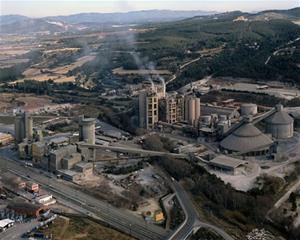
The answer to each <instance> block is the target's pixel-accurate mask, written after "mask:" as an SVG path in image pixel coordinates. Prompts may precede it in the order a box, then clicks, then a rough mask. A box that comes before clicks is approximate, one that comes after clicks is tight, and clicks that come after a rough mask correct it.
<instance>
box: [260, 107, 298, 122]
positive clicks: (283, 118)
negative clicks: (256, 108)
mask: <svg viewBox="0 0 300 240" xmlns="http://www.w3.org/2000/svg"><path fill="white" fill-rule="evenodd" d="M265 121H266V122H267V123H269V124H292V123H293V122H294V119H293V118H292V117H291V116H290V115H289V114H288V113H287V112H285V111H283V110H282V111H277V112H275V113H274V114H272V115H271V116H270V117H268V118H267V119H266V120H265Z"/></svg>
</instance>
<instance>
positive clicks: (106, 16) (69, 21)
mask: <svg viewBox="0 0 300 240" xmlns="http://www.w3.org/2000/svg"><path fill="white" fill-rule="evenodd" d="M214 13H215V12H206V11H199V10H197V11H171V10H147V11H134V12H127V13H79V14H73V15H66V16H49V17H44V18H29V17H25V16H21V15H4V16H0V33H2V34H26V33H27V34H30V33H36V32H49V33H55V32H65V31H80V30H102V29H103V25H102V24H104V25H105V26H110V27H111V26H112V25H116V24H122V25H126V24H145V23H155V22H167V21H176V20H180V19H184V18H190V17H193V16H206V15H209V14H214ZM99 24H101V25H99Z"/></svg>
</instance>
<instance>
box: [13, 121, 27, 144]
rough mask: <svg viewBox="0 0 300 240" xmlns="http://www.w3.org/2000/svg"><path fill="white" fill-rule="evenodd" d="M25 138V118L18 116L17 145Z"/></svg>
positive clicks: (16, 128) (16, 124) (16, 126)
mask: <svg viewBox="0 0 300 240" xmlns="http://www.w3.org/2000/svg"><path fill="white" fill-rule="evenodd" d="M24 137H25V133H24V124H23V117H22V115H17V116H16V117H15V139H16V142H17V143H20V142H22V141H23V139H24Z"/></svg>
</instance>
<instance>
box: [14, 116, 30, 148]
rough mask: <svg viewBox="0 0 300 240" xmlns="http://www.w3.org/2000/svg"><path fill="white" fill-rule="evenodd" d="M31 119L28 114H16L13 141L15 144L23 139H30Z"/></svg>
mask: <svg viewBox="0 0 300 240" xmlns="http://www.w3.org/2000/svg"><path fill="white" fill-rule="evenodd" d="M32 135H33V119H32V117H31V116H30V115H29V114H28V113H21V114H17V115H16V117H15V139H16V142H17V143H20V142H22V141H23V140H24V139H25V138H26V139H29V140H30V139H32Z"/></svg>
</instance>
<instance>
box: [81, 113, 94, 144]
mask: <svg viewBox="0 0 300 240" xmlns="http://www.w3.org/2000/svg"><path fill="white" fill-rule="evenodd" d="M95 122H96V120H95V118H84V119H81V120H80V122H79V141H85V142H86V143H89V144H95Z"/></svg>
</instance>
